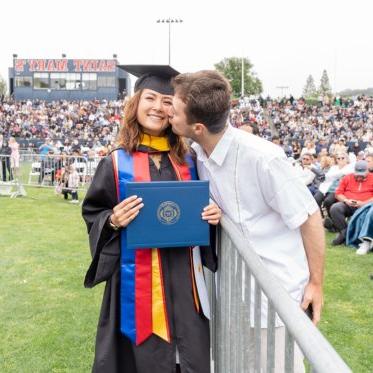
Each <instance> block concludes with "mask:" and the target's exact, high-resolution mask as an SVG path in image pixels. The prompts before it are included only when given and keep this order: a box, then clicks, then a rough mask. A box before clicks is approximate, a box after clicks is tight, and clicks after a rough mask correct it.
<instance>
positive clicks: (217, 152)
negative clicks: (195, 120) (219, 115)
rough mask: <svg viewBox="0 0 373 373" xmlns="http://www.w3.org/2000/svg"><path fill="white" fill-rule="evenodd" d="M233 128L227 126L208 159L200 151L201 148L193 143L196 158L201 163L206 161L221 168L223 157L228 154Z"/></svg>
mask: <svg viewBox="0 0 373 373" xmlns="http://www.w3.org/2000/svg"><path fill="white" fill-rule="evenodd" d="M234 133H235V132H234V128H233V127H232V126H231V125H229V124H228V125H227V129H226V130H225V132H224V134H223V136H222V137H221V139H220V140H219V142H218V143H217V144H216V146H215V148H214V150H213V152H212V153H211V154H210V157H209V158H207V156H206V153H205V152H204V150H203V149H202V147H201V146H200V145H199V144H197V143H195V142H194V143H193V144H192V148H193V149H194V151H195V152H196V154H197V158H198V160H199V161H201V162H206V161H207V160H212V161H214V162H215V163H216V164H217V165H218V166H221V165H222V164H223V162H224V160H225V157H226V156H227V154H228V150H229V148H230V146H231V143H232V140H233V137H234Z"/></svg>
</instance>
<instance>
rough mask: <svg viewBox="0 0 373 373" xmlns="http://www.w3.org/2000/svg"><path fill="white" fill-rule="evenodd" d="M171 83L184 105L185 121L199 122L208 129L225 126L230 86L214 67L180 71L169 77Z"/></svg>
mask: <svg viewBox="0 0 373 373" xmlns="http://www.w3.org/2000/svg"><path fill="white" fill-rule="evenodd" d="M173 86H174V89H175V94H177V95H178V96H179V97H180V98H181V100H182V101H183V102H184V103H185V105H186V108H185V114H186V118H187V121H188V124H192V123H202V124H203V125H205V126H206V128H207V129H208V131H209V132H210V133H219V132H221V131H222V130H223V129H224V128H225V126H226V123H227V120H228V116H229V111H230V100H231V93H232V89H231V86H230V84H229V82H228V80H227V79H226V78H224V76H223V75H222V74H220V73H218V72H217V71H214V70H203V71H198V72H196V73H187V74H180V75H178V76H176V77H175V78H174V79H173Z"/></svg>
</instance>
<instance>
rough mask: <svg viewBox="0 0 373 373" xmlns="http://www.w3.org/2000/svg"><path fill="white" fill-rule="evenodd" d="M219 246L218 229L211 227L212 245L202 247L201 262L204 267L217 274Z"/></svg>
mask: <svg viewBox="0 0 373 373" xmlns="http://www.w3.org/2000/svg"><path fill="white" fill-rule="evenodd" d="M216 245H217V227H216V226H214V225H210V245H209V246H201V260H202V264H203V266H204V267H206V268H208V269H209V270H210V271H211V272H216V271H217V269H218V258H217V254H216Z"/></svg>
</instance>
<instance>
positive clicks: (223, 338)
mask: <svg viewBox="0 0 373 373" xmlns="http://www.w3.org/2000/svg"><path fill="white" fill-rule="evenodd" d="M221 223H222V229H221V230H220V232H219V236H220V237H219V240H218V242H219V249H218V251H219V253H218V255H219V270H218V272H217V274H216V275H214V276H212V275H207V280H208V283H209V289H210V301H211V307H212V320H211V341H212V343H211V345H212V354H211V356H212V372H214V373H243V372H255V373H261V372H268V373H273V372H276V373H277V372H279V371H280V370H279V369H278V368H279V367H278V366H276V363H275V355H276V356H278V355H280V356H281V355H282V360H283V362H284V367H283V368H282V369H281V371H283V372H285V373H292V372H294V351H296V349H297V348H298V347H297V346H299V348H300V350H301V351H302V353H303V355H304V357H305V358H306V360H308V362H309V365H310V370H311V371H312V372H318V373H347V372H351V370H350V369H349V367H348V366H347V365H346V364H345V362H344V361H343V360H342V359H341V357H340V356H339V355H338V354H337V352H336V351H335V350H334V349H333V347H332V346H331V345H330V344H329V342H328V341H327V340H326V339H325V337H324V336H323V335H322V334H321V333H320V332H319V330H318V329H317V328H316V327H315V326H314V325H313V324H312V322H311V321H310V320H309V319H308V317H307V316H306V314H305V313H304V312H303V311H302V310H301V309H300V307H299V306H298V305H297V304H296V303H295V302H294V301H293V300H292V299H291V298H290V296H289V295H288V293H287V292H286V290H285V289H284V288H283V287H282V286H281V285H280V284H279V283H278V280H276V278H275V277H274V276H273V275H272V274H271V273H270V272H269V271H268V270H267V269H266V267H265V266H264V265H263V263H262V262H261V260H260V258H259V256H258V255H257V254H256V253H255V251H254V250H253V249H252V248H250V247H249V245H248V244H247V242H246V241H245V239H244V237H243V236H242V234H241V233H240V231H239V230H238V229H237V228H236V227H235V226H234V224H233V223H232V222H231V221H230V220H229V219H228V218H227V217H223V218H222V221H221ZM252 289H253V290H252ZM252 292H253V294H252ZM263 296H266V297H267V299H268V319H267V326H268V328H267V333H266V345H265V349H266V363H265V364H264V366H263V364H262V361H261V355H262V353H263V352H265V351H261V348H262V341H261V338H262V330H261V304H262V298H263ZM252 299H254V302H253V307H251V305H250V303H251V301H250V300H252ZM276 317H279V318H280V319H281V320H282V321H283V323H284V325H285V337H284V338H285V342H284V343H282V344H281V345H283V346H284V348H283V351H279V350H278V346H276V343H277V344H278V345H280V343H278V340H277V338H275V329H276V328H275V319H276ZM252 324H253V325H252ZM301 358H302V355H301Z"/></svg>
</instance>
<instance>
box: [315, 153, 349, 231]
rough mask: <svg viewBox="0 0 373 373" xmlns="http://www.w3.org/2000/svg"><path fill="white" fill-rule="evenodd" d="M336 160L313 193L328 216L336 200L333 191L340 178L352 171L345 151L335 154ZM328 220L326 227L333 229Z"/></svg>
mask: <svg viewBox="0 0 373 373" xmlns="http://www.w3.org/2000/svg"><path fill="white" fill-rule="evenodd" d="M336 162H337V164H336V165H333V166H331V167H330V169H329V171H327V172H326V174H325V180H324V181H323V182H322V183H321V184H320V186H319V188H318V191H317V192H316V193H315V195H314V197H315V199H316V202H317V204H318V205H319V206H320V208H321V207H322V206H324V207H325V208H326V210H327V213H328V216H330V208H331V206H332V205H333V204H334V203H335V202H337V200H336V199H335V195H334V193H335V190H336V189H337V187H338V184H339V181H340V179H341V178H342V177H343V176H346V175H347V174H350V173H352V172H353V166H351V164H349V159H348V155H347V154H346V153H342V154H337V156H336ZM328 220H329V221H328V223H327V224H329V225H328V228H329V229H333V228H332V225H331V224H332V223H331V221H330V219H328Z"/></svg>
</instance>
